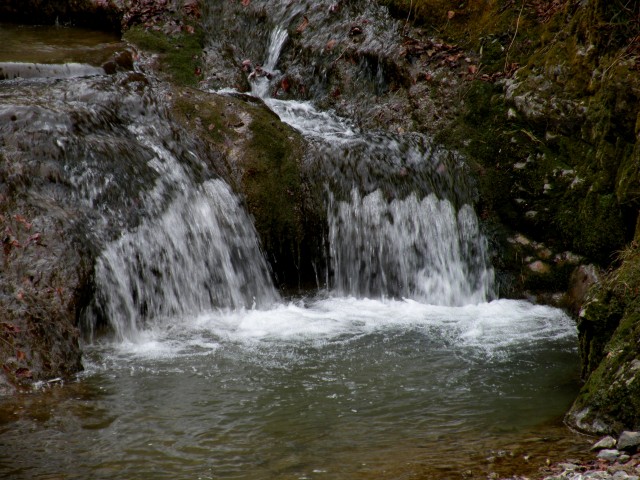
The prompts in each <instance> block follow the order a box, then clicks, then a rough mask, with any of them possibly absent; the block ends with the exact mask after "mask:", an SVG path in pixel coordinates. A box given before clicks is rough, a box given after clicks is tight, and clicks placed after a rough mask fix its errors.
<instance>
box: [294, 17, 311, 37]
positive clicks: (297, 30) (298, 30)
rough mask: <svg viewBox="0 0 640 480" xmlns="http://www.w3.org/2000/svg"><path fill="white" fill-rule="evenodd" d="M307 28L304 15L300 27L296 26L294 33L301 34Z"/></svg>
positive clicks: (307, 23)
mask: <svg viewBox="0 0 640 480" xmlns="http://www.w3.org/2000/svg"><path fill="white" fill-rule="evenodd" d="M308 26H309V19H308V18H307V16H306V15H305V16H303V17H302V21H301V22H300V25H298V28H296V32H297V33H302V32H304V29H305V28H307V27H308Z"/></svg>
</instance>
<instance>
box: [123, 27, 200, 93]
mask: <svg viewBox="0 0 640 480" xmlns="http://www.w3.org/2000/svg"><path fill="white" fill-rule="evenodd" d="M189 31H190V30H189ZM123 38H124V40H126V41H127V42H130V43H132V44H133V45H135V46H136V47H138V48H139V49H141V50H144V51H148V52H152V53H157V54H159V56H160V68H159V70H160V72H163V73H166V74H168V75H169V76H170V77H171V79H172V80H173V81H174V82H175V83H177V84H179V85H195V84H196V83H197V82H198V80H199V76H200V75H201V64H200V55H201V53H202V48H203V41H204V37H203V33H202V30H200V29H197V30H196V29H195V28H194V30H193V33H188V32H181V33H178V34H175V35H170V36H169V35H166V34H164V33H163V32H161V31H157V30H151V29H147V28H144V27H142V26H135V27H132V28H131V29H129V30H127V32H125V34H124V36H123Z"/></svg>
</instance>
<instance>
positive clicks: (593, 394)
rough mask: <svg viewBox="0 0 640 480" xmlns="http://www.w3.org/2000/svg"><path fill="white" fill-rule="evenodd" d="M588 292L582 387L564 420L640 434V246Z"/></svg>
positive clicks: (584, 313) (582, 327)
mask: <svg viewBox="0 0 640 480" xmlns="http://www.w3.org/2000/svg"><path fill="white" fill-rule="evenodd" d="M620 260H621V264H620V266H619V267H618V268H616V269H615V270H612V271H611V272H610V273H609V274H608V275H607V276H606V277H605V279H604V280H603V281H602V282H600V283H599V284H597V285H596V286H595V287H594V288H593V289H592V290H591V292H590V294H589V298H588V300H587V303H586V305H585V306H584V307H583V309H582V310H581V312H580V316H579V321H578V330H579V335H580V353H581V356H582V365H583V369H582V374H583V377H584V378H585V380H586V382H585V385H584V387H583V388H582V390H581V392H580V394H579V396H578V398H577V399H576V401H575V403H574V405H573V406H572V408H571V411H570V412H569V413H568V415H567V421H568V422H569V423H570V424H571V425H572V426H574V427H576V428H578V429H580V430H583V431H587V432H590V433H594V432H595V433H618V432H620V431H621V430H623V429H634V430H637V429H640V348H639V346H638V340H639V339H640V247H639V246H638V243H637V242H636V241H634V242H632V244H631V245H630V246H628V247H627V248H626V249H625V250H624V251H623V253H622V254H621V258H620Z"/></svg>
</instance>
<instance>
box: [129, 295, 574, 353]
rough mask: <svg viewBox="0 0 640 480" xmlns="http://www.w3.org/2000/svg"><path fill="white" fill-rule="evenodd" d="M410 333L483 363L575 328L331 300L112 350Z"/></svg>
mask: <svg viewBox="0 0 640 480" xmlns="http://www.w3.org/2000/svg"><path fill="white" fill-rule="evenodd" d="M409 331H415V332H418V333H420V334H422V335H425V336H427V337H431V336H438V337H439V338H441V339H443V341H446V342H447V343H450V344H452V345H455V346H456V348H463V349H464V348H467V349H468V348H471V349H478V350H481V351H482V352H484V353H486V354H489V355H492V354H494V353H496V352H498V351H501V350H504V349H510V350H517V347H520V346H522V347H524V346H532V345H536V344H538V343H539V344H543V343H547V342H549V341H554V340H563V339H567V340H569V339H574V338H575V336H576V327H575V324H574V322H573V321H572V320H571V319H570V318H569V317H568V316H567V315H566V314H565V313H563V312H562V311H561V310H557V309H554V308H551V307H546V306H539V305H533V304H530V303H528V302H524V301H514V300H496V301H493V302H490V303H482V304H478V305H467V306H463V307H449V306H437V305H428V304H424V303H420V302H416V301H413V300H372V299H356V298H348V297H342V298H340V297H331V298H327V299H322V300H317V301H313V302H311V303H310V304H308V305H303V304H302V303H288V304H280V305H278V306H277V307H275V308H272V309H268V310H245V309H239V310H225V311H214V312H208V313H203V314H200V315H198V316H196V317H191V318H181V319H174V320H173V325H172V326H170V327H163V326H162V325H158V326H156V327H154V328H150V329H148V330H146V331H142V332H140V335H139V336H138V338H137V339H135V340H134V341H127V342H121V343H119V344H117V350H118V352H119V353H120V354H123V355H125V356H130V355H131V356H134V357H143V358H149V359H167V358H172V357H179V356H191V355H207V354H212V353H214V352H215V351H217V349H219V348H220V347H221V346H224V345H231V344H233V345H235V346H239V347H240V348H241V349H245V350H249V351H250V350H254V349H255V348H256V347H260V348H261V349H262V350H264V349H267V350H269V349H274V350H278V349H280V348H281V347H282V346H283V345H288V346H291V345H294V346H296V345H297V346H304V345H310V346H316V347H319V346H322V345H326V344H331V343H335V344H336V345H337V344H343V343H345V342H346V343H349V342H351V341H354V340H357V339H359V338H361V337H362V336H364V335H371V334H382V335H389V334H393V333H398V332H401V333H402V332H409ZM514 347H516V348H514Z"/></svg>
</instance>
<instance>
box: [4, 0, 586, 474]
mask: <svg viewBox="0 0 640 480" xmlns="http://www.w3.org/2000/svg"><path fill="white" fill-rule="evenodd" d="M207 3H208V4H210V5H214V4H215V5H216V6H218V7H219V8H237V9H250V8H254V7H255V8H256V9H257V10H256V11H257V14H256V18H257V21H256V22H255V23H257V24H258V25H260V26H262V27H264V24H265V13H264V12H265V11H268V12H270V13H273V19H274V20H273V23H274V24H275V26H274V28H273V29H272V30H271V31H272V32H273V34H272V35H271V36H270V35H269V32H266V33H265V32H264V31H262V30H258V31H257V32H255V34H256V35H257V36H258V37H259V41H255V39H254V38H253V37H252V36H251V35H252V34H253V33H254V32H253V31H251V29H245V28H243V27H244V26H245V25H244V24H243V22H242V18H241V17H240V16H237V17H234V21H237V25H236V27H237V28H238V30H240V34H239V36H238V37H237V38H235V37H232V38H230V39H229V41H230V42H234V43H237V44H238V45H241V46H242V48H246V49H251V51H253V52H254V58H258V56H257V55H258V53H255V52H256V51H257V49H258V48H259V46H260V48H261V46H264V45H267V44H268V45H270V47H269V48H267V49H265V50H264V51H263V52H262V54H263V57H260V58H265V59H266V61H265V62H264V65H263V67H264V68H265V69H266V68H267V67H268V68H269V69H270V70H272V71H275V70H276V69H277V67H278V58H279V57H280V53H281V51H286V50H287V45H288V44H289V42H291V41H292V39H291V38H289V39H287V35H288V33H287V32H289V33H290V32H292V31H295V29H296V27H295V25H297V24H298V22H299V21H300V18H299V15H300V14H301V12H302V10H303V9H305V8H306V9H310V10H309V12H308V17H309V21H310V22H314V21H317V20H318V18H320V17H321V16H322V15H326V13H327V12H329V3H328V2H308V1H300V2H268V1H266V0H252V2H226V1H225V2H207ZM335 3H336V4H340V5H341V6H342V7H343V10H342V13H339V14H340V15H343V16H344V17H345V18H346V20H345V19H343V20H344V21H345V22H347V24H349V18H347V17H348V15H349V9H351V8H354V9H355V10H358V8H359V7H360V6H361V5H365V6H369V5H371V4H373V3H374V2H372V1H369V0H362V1H354V2H335ZM331 5H333V2H331ZM267 7H268V8H267ZM311 10H313V12H311ZM323 12H324V13H323ZM358 12H359V10H358ZM312 13H313V15H312ZM374 13H375V14H376V15H377V14H378V13H379V9H377V10H375V12H374ZM358 14H359V13H358ZM296 15H297V16H296ZM332 15H333V14H332ZM335 15H338V13H336V14H335ZM212 18H214V19H213V20H210V23H214V21H216V20H215V18H217V17H212ZM367 18H375V15H368V16H367ZM218 21H219V20H218ZM291 22H295V23H294V24H293V25H292V24H291ZM278 25H279V26H278ZM309 28H311V27H309ZM334 34H335V31H331V32H328V33H326V35H325V32H322V38H320V40H318V43H323V44H326V42H327V39H328V38H329V39H330V38H331V37H332V36H333V35H334ZM372 41H377V42H381V41H382V40H380V39H375V38H374V39H373V40H372ZM246 57H247V56H246V55H242V56H241V57H239V58H238V60H239V61H238V62H237V65H236V67H238V65H240V64H241V63H242V61H243V60H244V58H246ZM7 60H10V61H18V60H20V59H16V58H9V59H7ZM274 81H277V77H276V78H274ZM8 85H10V86H9V87H4V88H7V91H9V93H10V95H0V106H2V108H1V109H0V110H2V113H3V115H4V116H3V117H2V118H7V119H9V118H11V115H12V113H17V114H16V117H17V118H18V119H23V118H29V119H31V120H32V121H31V122H29V123H27V122H26V121H25V123H24V125H22V124H20V125H18V127H19V128H15V129H13V130H12V132H14V131H15V134H16V135H23V136H19V137H9V138H8V142H7V143H6V145H9V146H20V147H21V148H27V147H26V146H29V145H33V147H34V149H33V151H30V152H27V153H30V154H31V155H29V157H33V158H37V159H38V161H42V163H43V164H44V166H46V165H47V164H48V163H54V162H57V161H59V162H61V164H62V165H63V168H61V169H60V170H61V172H60V173H59V175H58V174H57V173H56V170H55V169H53V173H51V174H49V175H50V176H52V177H53V178H54V179H56V181H55V182H51V184H47V185H46V187H47V189H48V190H45V191H44V193H43V194H42V195H41V197H42V199H41V200H40V201H41V202H49V203H50V202H51V201H52V199H56V198H59V197H60V196H61V195H63V194H68V193H67V192H71V195H70V196H71V198H70V199H69V203H73V204H76V203H77V204H83V205H84V206H85V210H86V212H88V213H86V214H85V215H84V216H79V219H78V220H77V223H78V224H79V225H80V226H82V227H83V228H85V229H86V231H87V232H88V233H87V234H86V235H85V237H83V238H84V239H85V240H86V239H92V241H94V242H95V245H96V247H95V248H97V249H99V254H98V255H96V257H97V261H96V263H95V285H94V287H95V288H94V291H95V295H94V299H93V305H92V308H91V309H90V312H89V314H88V318H87V320H88V321H89V323H90V325H89V328H92V326H94V325H98V320H100V319H102V320H103V321H107V322H108V323H109V325H110V326H111V329H112V330H114V331H115V334H116V335H115V336H116V338H115V339H111V341H108V340H105V339H104V338H101V337H99V336H98V335H96V336H94V338H95V340H96V341H94V342H92V343H89V344H87V345H85V346H84V349H85V357H84V366H85V372H84V373H83V374H81V375H80V376H79V378H78V381H77V382H74V383H72V384H69V385H66V386H65V388H64V389H55V388H54V389H51V390H49V391H46V392H44V393H43V394H42V395H37V396H36V395H29V396H27V397H29V398H28V399H27V402H30V403H29V404H28V405H25V404H19V405H18V406H17V407H16V406H15V405H14V404H12V403H11V402H3V401H2V399H0V451H1V452H3V456H2V458H0V476H6V477H7V478H16V479H22V478H24V479H27V478H45V477H46V478H49V477H56V478H67V477H82V478H105V479H106V478H113V476H114V472H117V475H118V476H120V477H123V478H128V479H131V480H135V479H141V480H142V479H147V478H167V479H169V478H171V479H174V478H244V479H248V480H253V479H255V480H262V479H266V478H279V479H280V478H282V479H292V480H293V479H302V478H305V479H316V478H317V479H327V480H338V479H340V480H349V479H355V478H376V479H378V478H379V479H397V478H409V477H410V478H424V479H440V478H459V477H460V476H461V475H463V476H464V477H465V478H472V479H473V478H476V479H480V478H485V479H486V478H488V477H490V476H491V477H492V478H493V477H507V476H509V477H510V476H513V474H514V473H518V474H522V473H527V472H526V471H524V469H525V468H526V469H530V470H531V471H532V472H533V471H535V470H536V469H537V468H538V466H541V465H543V464H545V462H546V461H547V459H548V458H551V459H552V460H553V459H554V458H553V455H557V456H558V457H564V458H567V457H571V456H575V451H576V445H577V446H581V445H582V444H581V442H583V440H582V438H576V436H574V435H572V434H571V433H570V432H568V431H567V430H566V429H564V428H563V426H562V425H561V424H559V422H558V421H557V419H558V418H559V417H560V415H561V414H562V413H563V411H564V410H565V409H566V408H567V407H568V406H569V404H570V402H571V401H572V399H573V398H574V397H575V395H576V393H577V378H578V375H579V368H578V361H577V351H576V332H575V325H574V323H573V322H572V320H571V319H570V318H569V317H568V316H566V315H565V314H564V313H563V312H561V311H560V310H556V309H552V308H549V307H545V306H536V305H532V304H530V303H528V302H524V301H513V300H493V301H487V300H491V299H492V296H493V293H492V284H493V271H492V269H491V267H490V265H489V262H488V260H487V245H486V240H485V238H484V236H483V235H482V232H481V227H480V222H479V220H478V218H477V216H476V214H475V212H474V211H473V208H472V207H471V205H472V204H473V200H474V198H473V188H472V185H469V183H470V181H469V179H468V176H467V173H466V170H465V168H464V162H463V161H462V159H461V158H460V157H459V156H458V155H456V154H453V153H451V152H447V151H445V150H443V149H442V148H440V147H438V146H437V145H434V144H433V143H432V142H431V141H430V140H429V139H427V138H425V137H424V136H421V135H415V134H405V135H392V134H386V133H383V132H366V131H362V130H361V129H359V128H357V127H356V126H355V125H354V124H353V123H352V122H351V121H349V120H347V119H345V118H340V117H338V116H336V115H334V114H333V113H331V112H327V111H321V110H319V109H316V108H315V107H314V106H313V105H312V104H311V103H306V102H298V101H282V100H279V99H275V98H270V97H269V96H268V93H269V92H270V91H272V89H271V88H270V87H269V85H270V83H269V79H268V78H267V77H266V76H264V77H258V78H256V82H255V84H254V86H255V89H254V95H256V96H260V97H261V98H263V99H264V102H265V103H266V104H267V105H268V106H269V107H270V108H271V109H272V110H273V111H275V112H277V114H278V115H279V116H280V118H281V119H282V120H283V121H285V122H287V123H289V124H291V125H293V126H294V127H295V128H297V129H298V130H300V131H301V132H302V133H303V134H304V136H305V137H306V139H307V141H308V147H309V151H308V152H307V153H308V155H307V156H306V157H305V162H306V163H308V164H309V165H308V166H309V169H308V172H307V173H308V175H309V177H310V179H311V180H312V181H313V182H319V183H320V184H321V185H324V188H325V195H326V196H325V201H326V202H325V206H326V214H327V217H326V218H327V225H328V232H327V237H328V241H329V243H330V246H329V249H330V255H331V258H330V269H331V282H330V286H331V289H330V291H329V292H322V293H321V294H316V293H315V292H312V293H311V294H308V295H305V296H303V297H301V298H297V299H293V300H288V301H283V300H282V299H280V298H279V296H278V293H277V292H276V291H275V290H274V288H273V286H272V283H271V281H270V279H269V273H268V268H267V265H266V262H265V260H264V259H263V257H262V256H261V255H260V249H259V246H258V240H257V238H256V235H255V230H254V228H253V225H252V223H251V219H250V217H249V215H247V213H246V212H245V211H244V210H243V208H242V205H241V201H240V200H239V199H238V197H237V196H236V195H234V194H233V193H232V192H231V191H230V188H229V186H228V185H227V184H225V183H224V182H223V181H222V180H220V178H219V177H220V176H219V175H216V174H214V172H212V171H211V168H212V167H210V165H209V164H208V163H207V162H206V160H207V157H206V155H205V154H204V153H203V152H201V151H200V150H199V149H198V148H196V144H194V143H192V142H190V141H189V137H188V136H187V135H184V134H182V133H180V132H181V130H179V129H178V128H177V127H172V120H171V116H170V115H168V114H167V112H165V111H164V110H163V109H162V108H161V107H160V106H159V105H158V102H157V101H156V100H155V99H156V98H158V97H159V95H158V94H157V92H156V91H153V89H152V87H150V86H149V82H147V81H144V80H141V79H140V76H139V75H132V76H131V78H129V77H127V78H115V79H113V80H109V79H105V78H102V77H97V78H92V79H74V80H73V81H72V82H71V81H68V80H64V79H62V80H59V81H52V82H50V83H47V82H33V83H29V82H23V83H21V82H15V83H11V84H8ZM229 85H233V83H230V84H229ZM229 85H227V86H229ZM2 87H3V85H0V88H2ZM150 89H151V91H149V90H150ZM43 92H44V93H43ZM141 92H142V93H141ZM8 99H9V100H8ZM7 102H9V107H7V108H5V105H4V104H5V103H7ZM14 103H15V104H16V105H17V106H15V105H14ZM23 105H26V106H24V107H23ZM48 106H50V107H48ZM23 110H24V111H23ZM25 112H27V113H29V115H26V114H24V113H25ZM274 121H275V120H274ZM248 131H250V129H249V130H248ZM0 133H2V134H3V135H4V131H3V130H2V129H1V128H0ZM12 134H13V133H12ZM36 138H37V139H40V140H42V139H44V140H43V143H40V141H39V142H35V141H30V140H34V139H36ZM2 140H3V141H4V140H6V138H5V137H2ZM0 153H1V152H0ZM41 159H42V160H41ZM221 163H222V162H221ZM58 177H60V179H61V180H60V181H58V180H57V178H58ZM62 187H64V188H65V189H66V190H63V189H62ZM320 190H322V189H320ZM60 192H62V193H60ZM85 210H83V211H85ZM83 231H85V230H83ZM98 240H99V241H98ZM38 248H40V247H38ZM364 297H368V298H364ZM96 333H98V332H96ZM549 438H553V439H560V440H559V441H556V442H554V443H553V445H552V447H550V446H549V444H548V439H549ZM61 451H64V452H65V454H64V455H61V454H60V452H61ZM523 457H524V458H526V459H528V460H527V461H525V460H523ZM461 472H464V473H461Z"/></svg>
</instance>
